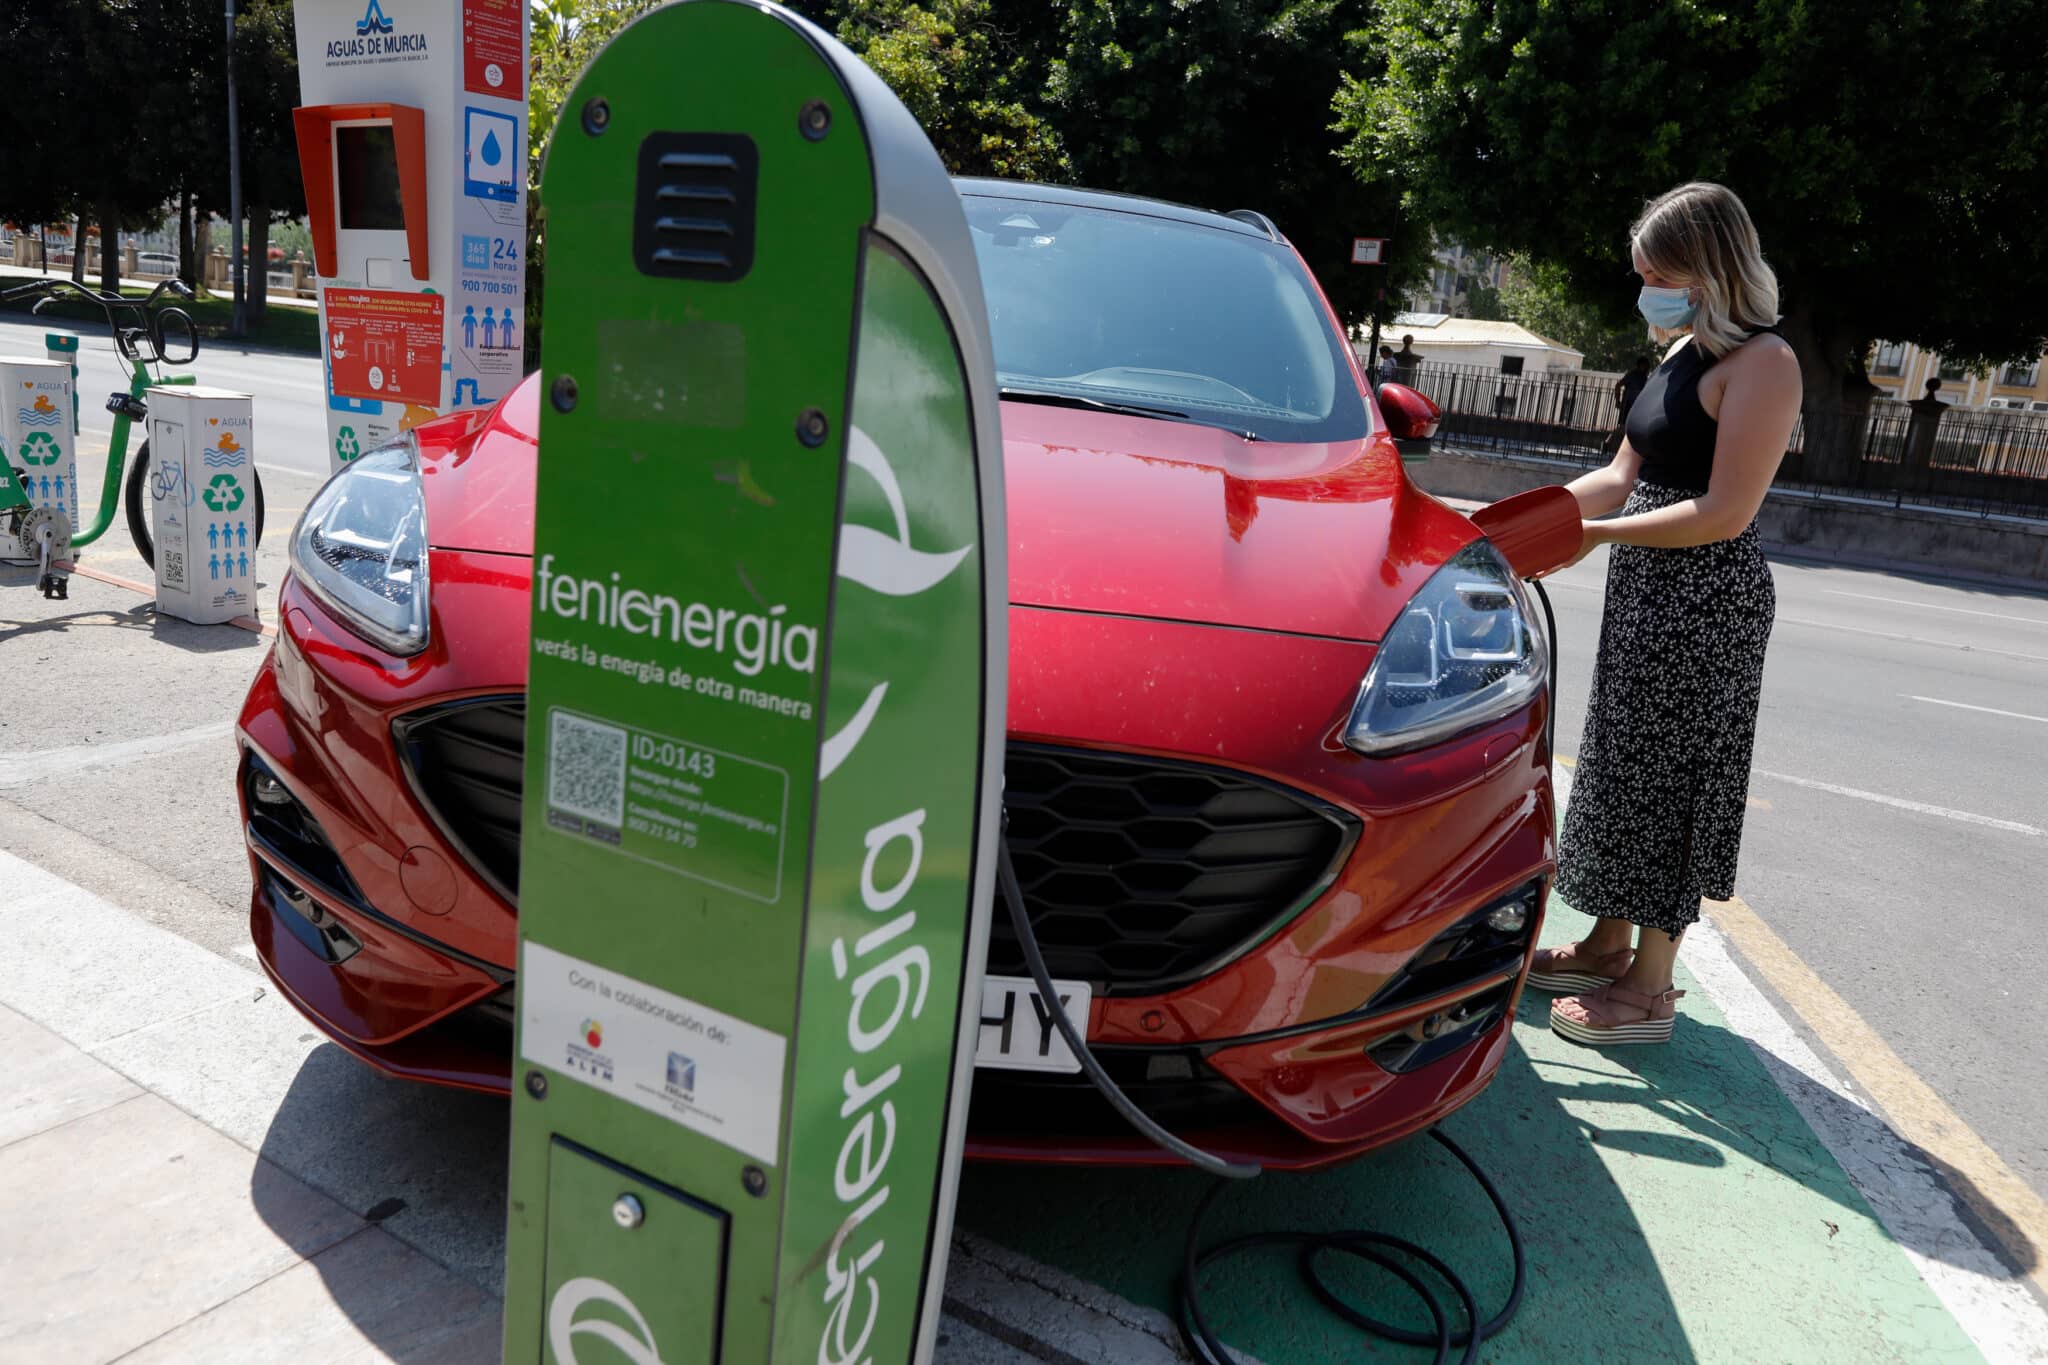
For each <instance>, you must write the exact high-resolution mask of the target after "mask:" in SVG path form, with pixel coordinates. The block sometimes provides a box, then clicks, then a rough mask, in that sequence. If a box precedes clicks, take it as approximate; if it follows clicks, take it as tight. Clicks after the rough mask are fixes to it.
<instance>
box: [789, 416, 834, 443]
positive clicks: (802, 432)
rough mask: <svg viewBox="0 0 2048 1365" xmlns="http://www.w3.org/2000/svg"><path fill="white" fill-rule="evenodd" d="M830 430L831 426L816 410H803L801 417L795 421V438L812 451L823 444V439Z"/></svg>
mask: <svg viewBox="0 0 2048 1365" xmlns="http://www.w3.org/2000/svg"><path fill="white" fill-rule="evenodd" d="M831 430H832V424H831V423H830V422H828V421H826V420H825V414H824V413H822V412H820V411H818V410H817V409H816V408H805V409H804V413H803V416H801V417H799V418H797V419H796V438H797V439H798V440H799V441H802V442H803V443H804V444H805V445H807V446H810V447H811V448H812V449H814V450H815V449H816V448H817V447H819V446H821V445H823V444H825V437H826V435H827V434H828V433H830V432H831Z"/></svg>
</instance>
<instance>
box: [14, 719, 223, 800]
mask: <svg viewBox="0 0 2048 1365" xmlns="http://www.w3.org/2000/svg"><path fill="white" fill-rule="evenodd" d="M234 728H235V727H234V722H233V721H226V720H221V721H215V722H214V723H213V724H211V725H195V726H194V727H192V728H191V729H190V730H178V731H175V732H173V733H171V734H168V735H151V736H150V737H149V738H147V739H124V740H120V741H118V742H117V743H113V744H70V745H66V746H65V747H63V748H61V749H34V750H30V751H29V752H27V753H16V754H0V787H19V786H21V785H23V784H24V783H28V782H35V781H38V780H40V779H42V778H45V777H68V776H70V775H72V774H74V773H77V772H81V771H83V770H84V769H87V768H108V767H114V766H116V765H118V764H122V763H133V762H134V761H135V760H136V759H139V758H151V757H154V756H155V755H157V754H166V753H170V752H172V751H173V750H177V749H189V748H191V747H192V746H193V745H195V744H204V743H206V742H207V741H209V740H215V739H224V738H226V737H227V735H228V734H229V733H231V732H232V731H233V730H234Z"/></svg>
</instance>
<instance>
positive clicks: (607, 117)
mask: <svg viewBox="0 0 2048 1365" xmlns="http://www.w3.org/2000/svg"><path fill="white" fill-rule="evenodd" d="M611 126H612V107H611V106H610V105H609V104H606V103H605V102H604V101H603V100H585V101H584V102H583V131H584V132H586V133H588V134H590V135H591V136H592V137H602V136H603V135H604V130H605V129H607V128H609V127H611Z"/></svg>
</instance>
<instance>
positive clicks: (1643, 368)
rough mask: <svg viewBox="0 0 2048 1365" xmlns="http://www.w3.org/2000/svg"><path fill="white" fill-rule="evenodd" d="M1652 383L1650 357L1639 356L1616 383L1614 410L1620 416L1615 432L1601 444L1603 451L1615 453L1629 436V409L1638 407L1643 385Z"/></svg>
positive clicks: (1615, 421)
mask: <svg viewBox="0 0 2048 1365" xmlns="http://www.w3.org/2000/svg"><path fill="white" fill-rule="evenodd" d="M1649 382H1650V357H1648V356H1646V355H1639V356H1637V357H1636V363H1635V365H1634V366H1633V367H1632V368H1631V369H1630V370H1629V372H1628V373H1627V374H1624V375H1623V376H1622V377H1621V378H1619V379H1617V380H1615V381H1614V409H1615V411H1616V413H1618V414H1619V415H1618V416H1617V417H1616V418H1615V419H1614V431H1613V432H1612V433H1611V434H1610V435H1609V436H1608V438H1607V439H1606V440H1605V441H1604V442H1602V443H1601V447H1602V449H1605V450H1608V451H1615V450H1619V449H1621V443H1622V441H1623V439H1624V438H1626V437H1627V435H1628V413H1629V409H1630V408H1633V407H1634V406H1635V405H1636V399H1637V398H1638V397H1639V396H1641V394H1642V392H1643V385H1645V384H1647V383H1649Z"/></svg>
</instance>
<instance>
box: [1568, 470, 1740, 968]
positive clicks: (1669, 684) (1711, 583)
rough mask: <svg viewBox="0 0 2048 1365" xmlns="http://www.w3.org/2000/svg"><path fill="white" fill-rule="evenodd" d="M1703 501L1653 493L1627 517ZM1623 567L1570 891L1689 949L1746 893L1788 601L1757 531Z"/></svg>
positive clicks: (1579, 789)
mask: <svg viewBox="0 0 2048 1365" xmlns="http://www.w3.org/2000/svg"><path fill="white" fill-rule="evenodd" d="M1697 496H1698V494H1697V493H1693V492H1688V491H1686V490H1683V489H1676V488H1665V487H1661V486H1659V485H1656V484H1647V483H1639V484H1637V485H1636V488H1635V491H1634V492H1633V493H1632V494H1630V495H1629V500H1628V504H1627V506H1625V507H1624V508H1622V513H1623V515H1633V514H1635V513H1638V512H1649V511H1653V510H1655V509H1656V508H1659V507H1668V506H1670V505H1671V504H1673V503H1676V502H1683V501H1684V500H1685V499H1687V498H1691V497H1697ZM1610 554H1611V557H1610V559H1609V561H1608V566H1607V606H1606V613H1605V615H1604V617H1603V618H1602V620H1601V623H1600V651H1599V656H1598V659H1597V661H1596V662H1595V664H1594V667H1593V691H1592V697H1591V700H1590V702H1589V704H1588V706H1587V709H1586V725H1585V733H1584V735H1583V737H1582V738H1581V740H1580V742H1579V756H1578V766H1577V768H1576V769H1575V771H1574V773H1573V780H1572V787H1571V799H1570V802H1569V804H1568V805H1567V807H1566V810H1565V821H1564V837H1563V841H1562V845H1561V847H1560V849H1559V852H1558V869H1559V870H1558V879H1557V888H1556V889H1557V893H1558V895H1559V896H1561V897H1563V899H1564V900H1565V901H1567V902H1568V903H1569V904H1570V905H1571V906H1572V907H1573V908H1574V909H1577V910H1581V911H1584V912H1585V913H1586V914H1589V915H1599V916H1602V917H1604V918H1611V919H1624V920H1629V921H1631V922H1632V923H1635V924H1640V925H1643V926H1645V927H1646V928H1651V929H1661V930H1663V931H1664V932H1665V933H1667V934H1670V935H1672V936H1674V937H1676V936H1677V935H1679V934H1681V933H1683V932H1684V931H1685V930H1686V928H1687V927H1688V926H1690V925H1691V924H1692V923H1693V922H1694V921H1695V920H1697V919H1698V918H1699V915H1700V899H1701V898H1702V897H1705V898H1707V899H1709V900H1726V899H1727V898H1728V897H1730V896H1732V895H1734V894H1735V862H1736V855H1737V854H1738V853H1739V851H1740V850H1741V846H1742V819H1743V814H1744V811H1745V809H1746V807H1747V805H1748V801H1749V763H1750V751H1751V749H1752V748H1753V747H1754V743H1755V739H1756V717H1757V705H1758V700H1759V698H1760V697H1761V696H1762V692H1763V680H1764V650H1765V647H1766V646H1767V645H1768V644H1769V643H1770V637H1771V622H1772V620H1773V618H1774V617H1775V616H1776V614H1777V602H1778V599H1777V590H1776V588H1775V587H1774V586H1773V584H1772V582H1771V570H1770V565H1769V564H1768V563H1766V562H1765V560H1764V555H1763V549H1762V546H1761V545H1760V544H1759V543H1758V541H1757V533H1756V525H1755V523H1751V524H1750V526H1749V527H1748V529H1746V530H1744V531H1743V532H1742V534H1740V535H1738V536H1736V537H1735V538H1734V539H1733V540H1723V541H1717V542H1715V543H1714V544H1712V545H1695V546H1690V547H1688V548H1685V549H1679V550H1660V549H1651V548H1648V547H1645V546H1639V545H1617V546H1615V547H1614V548H1613V550H1612V551H1611V552H1610Z"/></svg>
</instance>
